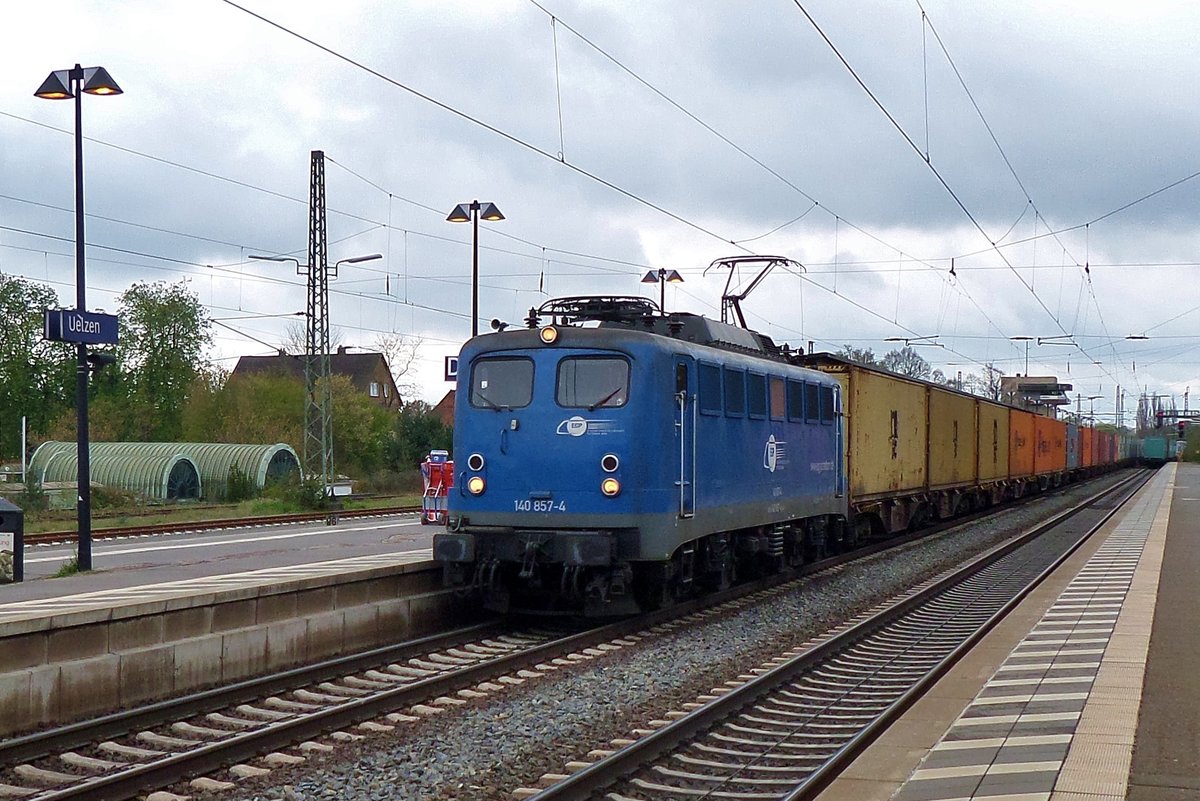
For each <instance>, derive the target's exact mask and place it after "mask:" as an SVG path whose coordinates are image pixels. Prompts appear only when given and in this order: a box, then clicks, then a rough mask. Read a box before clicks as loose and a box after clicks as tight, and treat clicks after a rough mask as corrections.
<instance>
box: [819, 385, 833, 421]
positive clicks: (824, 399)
mask: <svg viewBox="0 0 1200 801" xmlns="http://www.w3.org/2000/svg"><path fill="white" fill-rule="evenodd" d="M833 416H834V409H833V387H821V422H822V423H832V422H833Z"/></svg>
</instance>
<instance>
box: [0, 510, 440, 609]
mask: <svg viewBox="0 0 1200 801" xmlns="http://www.w3.org/2000/svg"><path fill="white" fill-rule="evenodd" d="M436 528H437V527H435V526H422V525H420V523H419V522H418V521H417V517H416V515H405V516H390V517H378V518H374V517H371V518H352V519H348V520H345V521H343V522H342V523H340V524H338V525H336V526H326V525H324V524H320V523H318V524H312V523H306V524H287V525H274V526H263V527H256V528H246V529H225V530H219V531H202V532H193V533H178V534H169V535H150V536H142V537H128V538H119V539H112V540H100V541H97V542H95V543H94V544H93V566H94V568H95V569H94V570H92V571H91V572H89V573H79V574H76V575H72V576H65V577H62V578H50V577H49V576H48V575H47V573H48V572H50V571H49V568H53V569H57V566H58V565H60V564H62V563H63V562H64V561H66V560H67V559H69V558H70V557H71V556H73V555H74V553H75V550H74V546H73V545H60V546H37V547H29V548H26V552H25V560H26V575H27V577H29V578H27V580H26V581H24V582H21V583H19V584H6V585H0V624H2V623H3V622H4V621H9V620H17V619H28V618H30V617H31V616H39V617H50V616H54V615H58V614H66V613H70V612H77V611H84V610H95V609H103V608H111V607H118V606H128V605H131V604H137V603H143V602H155V601H164V600H170V599H175V598H182V597H186V596H189V595H194V596H211V595H212V594H213V593H216V592H220V591H223V590H236V589H244V588H249V587H255V586H261V585H265V584H274V583H284V582H289V581H295V580H297V579H303V578H306V577H314V576H322V575H336V574H337V573H339V572H348V571H350V570H361V569H366V568H370V567H386V566H389V565H393V564H396V565H399V564H404V565H411V564H419V563H422V562H428V561H430V560H431V558H432V554H431V552H430V550H429V548H430V544H431V542H432V537H433V532H434V531H435V529H436ZM31 568H33V569H31Z"/></svg>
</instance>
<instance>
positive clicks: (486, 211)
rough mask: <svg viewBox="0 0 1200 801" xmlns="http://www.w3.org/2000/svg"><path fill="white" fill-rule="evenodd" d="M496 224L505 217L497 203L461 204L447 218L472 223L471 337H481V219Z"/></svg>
mask: <svg viewBox="0 0 1200 801" xmlns="http://www.w3.org/2000/svg"><path fill="white" fill-rule="evenodd" d="M481 216H482V217H483V219H485V220H488V221H490V222H496V221H498V220H503V219H504V215H503V214H501V213H500V209H498V208H496V204H495V203H489V202H487V201H484V202H482V203H480V202H479V201H478V200H472V201H471V202H470V203H459V204H458V205H457V206H455V207H454V211H452V212H450V215H449V216H448V217H446V220H447V221H448V222H469V223H471V336H472V337H477V336H479V218H480V217H481Z"/></svg>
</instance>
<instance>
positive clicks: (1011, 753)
mask: <svg viewBox="0 0 1200 801" xmlns="http://www.w3.org/2000/svg"><path fill="white" fill-rule="evenodd" d="M1173 476H1174V472H1173V467H1172V468H1169V469H1167V470H1163V471H1162V472H1161V473H1160V474H1159V477H1157V478H1156V479H1155V480H1156V481H1162V482H1164V483H1165V484H1166V485H1167V487H1166V491H1165V492H1164V493H1162V494H1160V493H1157V492H1148V493H1144V494H1143V496H1142V497H1141V498H1140V499H1138V500H1136V501H1135V502H1134V505H1133V508H1131V509H1130V511H1129V512H1128V513H1126V515H1125V516H1124V517H1123V518H1122V519H1121V521H1120V523H1119V524H1118V526H1117V528H1116V529H1115V530H1114V531H1113V532H1112V534H1110V535H1109V537H1108V539H1107V540H1106V541H1105V542H1104V544H1103V545H1101V546H1100V548H1099V549H1098V550H1097V551H1096V553H1095V554H1094V555H1093V556H1092V558H1091V559H1089V560H1088V562H1087V564H1086V565H1084V567H1083V568H1082V569H1081V570H1080V571H1079V573H1078V575H1076V576H1075V578H1074V579H1073V580H1072V581H1071V583H1070V584H1069V585H1068V586H1067V588H1066V589H1065V590H1063V592H1062V593H1061V594H1060V595H1059V597H1058V599H1057V600H1056V601H1055V603H1054V605H1053V606H1052V607H1051V608H1050V609H1049V610H1048V611H1047V612H1046V613H1045V615H1043V617H1042V619H1041V620H1040V621H1039V622H1038V624H1037V625H1036V626H1035V627H1034V628H1033V630H1032V631H1031V632H1030V633H1029V634H1028V635H1027V636H1026V637H1025V638H1024V639H1023V640H1022V641H1021V642H1020V643H1019V644H1018V645H1017V647H1016V648H1014V649H1013V651H1012V653H1011V654H1010V655H1009V656H1008V658H1007V659H1006V660H1005V662H1004V664H1003V665H1001V666H1000V667H999V668H998V669H997V670H996V672H995V673H994V674H993V676H992V678H991V679H990V680H989V681H988V683H987V684H986V685H985V686H984V688H983V690H982V691H981V692H980V693H979V695H978V696H977V697H976V698H975V699H974V701H972V702H971V704H970V705H969V706H968V707H967V708H966V710H964V711H963V713H962V714H961V715H960V716H959V718H958V719H957V720H956V721H955V722H954V724H953V725H952V726H951V727H950V729H949V730H948V731H947V732H946V734H945V735H944V736H943V738H942V740H941V741H940V742H938V743H937V745H935V746H934V748H933V750H932V751H930V753H929V755H928V756H927V757H926V758H925V760H924V761H923V762H922V763H921V765H920V767H919V768H918V769H917V770H916V772H915V773H913V775H912V776H911V777H910V778H909V780H908V781H907V782H906V783H905V784H904V785H903V786H902V787H901V788H900V790H899V791H898V792H897V793H896V795H895V796H893V801H967V800H968V799H990V800H991V801H998V799H1005V800H1006V801H1008V800H1010V799H1011V801H1050V799H1052V798H1062V799H1066V798H1069V797H1073V796H1074V794H1076V793H1087V794H1088V795H1087V797H1088V798H1089V799H1092V800H1093V801H1108V799H1109V798H1110V797H1112V798H1124V795H1125V787H1124V782H1125V779H1126V777H1127V776H1128V768H1129V760H1130V754H1131V750H1132V743H1133V732H1134V730H1135V729H1136V726H1137V710H1138V703H1139V701H1140V690H1141V677H1142V672H1143V671H1144V668H1145V656H1146V650H1147V647H1148V645H1149V636H1150V621H1151V620H1152V619H1153V615H1154V599H1155V590H1156V589H1157V580H1158V572H1159V569H1160V567H1161V561H1162V544H1163V540H1164V539H1165V535H1166V524H1167V515H1168V514H1169V510H1170V506H1171V491H1170V490H1171V488H1172V484H1171V482H1170V479H1171V478H1172V477H1173ZM1127 601H1128V603H1127ZM1139 657H1140V662H1139V661H1138V660H1139ZM1139 665H1140V667H1139ZM1135 668H1136V669H1135ZM1114 725H1116V726H1117V727H1118V729H1120V731H1115V730H1113V726H1114ZM1097 737H1099V739H1097ZM1114 748H1116V751H1114V750H1113V749H1114ZM1117 751H1119V752H1120V753H1117Z"/></svg>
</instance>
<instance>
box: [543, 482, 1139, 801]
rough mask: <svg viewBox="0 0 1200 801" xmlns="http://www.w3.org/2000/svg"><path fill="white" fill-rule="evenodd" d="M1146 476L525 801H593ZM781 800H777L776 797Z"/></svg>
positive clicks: (901, 702) (892, 714) (819, 774)
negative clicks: (810, 669)
mask: <svg viewBox="0 0 1200 801" xmlns="http://www.w3.org/2000/svg"><path fill="white" fill-rule="evenodd" d="M1149 475H1151V473H1148V472H1138V473H1136V474H1134V475H1132V476H1130V477H1129V478H1127V479H1125V480H1123V481H1122V482H1121V483H1119V484H1117V485H1116V486H1113V487H1109V488H1106V489H1105V490H1103V491H1101V492H1099V493H1096V494H1094V495H1092V496H1090V497H1089V498H1087V499H1085V500H1084V501H1083V502H1081V503H1080V504H1078V505H1077V506H1076V507H1074V508H1072V509H1068V510H1066V511H1064V512H1060V513H1059V514H1057V515H1055V516H1053V517H1052V518H1050V519H1049V520H1047V521H1045V522H1043V523H1041V524H1039V525H1038V526H1035V527H1034V528H1032V529H1029V530H1028V531H1026V532H1024V533H1023V534H1021V535H1019V536H1017V537H1014V538H1012V539H1010V540H1009V541H1007V542H1005V543H1002V544H1000V545H998V546H996V547H994V548H992V549H990V550H989V551H987V552H985V553H984V554H982V555H980V556H978V557H976V558H975V559H973V560H972V561H971V562H970V563H968V564H967V565H965V566H964V567H962V568H961V569H959V570H956V571H955V572H954V573H952V574H949V575H947V576H944V577H943V578H941V579H939V580H938V581H936V582H933V583H931V584H929V585H928V586H926V587H924V588H922V589H921V590H919V591H917V592H915V593H913V594H910V595H908V596H906V597H905V598H902V599H900V600H898V601H897V602H896V603H894V604H892V605H890V606H889V607H887V608H886V609H883V610H881V611H880V612H878V613H876V614H874V615H872V616H871V617H870V618H868V619H866V620H863V621H861V622H859V623H857V624H855V625H854V626H852V627H850V628H847V629H846V630H844V631H842V632H839V633H838V634H836V635H834V636H832V637H831V638H829V639H827V640H825V641H823V642H821V643H819V644H817V645H816V646H814V647H813V648H811V649H809V650H808V651H806V652H804V653H803V654H799V655H797V656H795V657H793V658H792V659H789V660H788V661H787V662H784V663H782V664H780V665H779V666H778V667H776V668H774V669H772V670H770V671H768V672H766V673H763V674H761V675H759V676H756V677H755V678H753V679H751V680H749V681H747V682H746V683H745V684H742V685H741V686H739V687H738V688H736V689H733V690H730V691H729V692H728V693H725V694H723V695H721V696H719V697H718V698H716V699H715V700H712V701H710V702H708V703H706V704H705V705H704V706H702V707H700V708H698V709H696V710H695V711H694V712H692V713H690V714H688V715H687V716H685V717H682V718H679V719H678V720H675V721H673V722H671V723H669V724H668V725H666V726H663V727H662V728H659V729H656V730H655V731H653V732H652V733H650V734H647V735H645V736H643V737H641V738H639V739H638V740H636V741H635V742H633V743H631V744H630V745H627V746H625V747H623V748H621V749H619V750H618V751H616V752H615V753H613V754H611V755H609V756H607V757H604V758H602V759H600V760H599V761H596V762H594V763H592V764H591V765H589V766H588V767H586V768H582V769H581V770H579V771H577V772H575V773H572V774H571V775H570V776H569V777H567V778H566V779H564V780H562V781H560V782H558V783H556V784H554V785H552V786H550V787H548V788H546V789H544V790H542V791H541V792H539V793H537V794H536V795H534V796H532V797H531V799H530V801H587V800H588V799H591V798H593V797H594V796H595V794H596V793H598V792H601V791H602V790H603V789H605V788H608V787H609V786H611V785H613V784H615V783H617V782H620V781H622V780H624V779H628V778H629V777H630V776H632V775H633V774H634V773H636V772H637V771H638V770H641V769H642V768H644V767H646V766H648V765H649V764H651V763H653V762H654V761H655V760H657V759H659V758H660V757H662V756H664V755H666V754H668V753H670V752H672V751H674V750H676V749H677V748H679V747H680V746H681V745H683V744H685V743H687V742H689V741H691V740H693V739H694V738H695V737H696V735H697V734H699V733H701V732H703V731H706V730H708V729H710V728H712V727H713V726H716V725H718V724H720V723H722V722H723V721H725V720H727V719H729V718H731V717H733V716H734V715H735V714H736V713H737V712H738V711H740V710H742V709H744V708H746V707H748V706H752V705H753V704H754V703H756V702H757V701H758V700H759V699H761V698H762V697H764V696H766V695H767V694H768V693H770V692H772V691H774V690H775V689H776V688H777V687H778V686H780V685H782V684H786V683H789V682H790V681H792V680H793V678H794V677H795V676H797V675H798V674H800V673H802V672H803V671H805V670H807V669H808V668H810V667H812V666H814V665H815V664H817V663H818V662H821V661H822V660H824V659H826V658H828V657H830V656H831V655H833V654H835V653H836V652H838V651H841V650H843V649H845V648H846V647H848V646H850V645H852V644H853V643H854V642H856V641H858V640H861V639H864V638H866V637H868V636H869V635H871V634H873V633H874V632H876V631H878V630H879V629H881V628H883V627H884V626H886V625H888V624H889V623H891V622H893V621H895V620H897V619H899V618H902V617H903V616H904V615H906V614H907V613H908V612H910V611H912V610H913V609H915V608H916V607H918V606H920V605H921V604H923V603H924V602H926V601H927V600H929V599H931V598H934V597H935V596H937V595H938V594H940V593H942V592H944V591H945V590H947V589H950V588H952V587H954V586H956V585H958V584H959V583H960V582H962V581H963V580H966V579H969V578H970V577H971V576H973V575H975V574H976V573H978V572H980V571H981V570H983V569H984V568H986V567H987V566H988V565H991V564H992V563H994V562H997V561H998V560H1000V559H1001V558H1003V557H1004V556H1006V555H1008V554H1009V553H1011V552H1013V551H1015V550H1017V549H1018V548H1020V547H1022V546H1023V545H1025V544H1027V543H1029V542H1031V541H1032V540H1034V539H1036V538H1037V537H1039V536H1041V535H1042V534H1044V533H1045V532H1047V531H1049V530H1051V529H1052V528H1054V527H1056V526H1058V525H1059V524H1061V523H1063V522H1065V521H1066V520H1068V519H1069V518H1071V517H1073V516H1075V515H1076V514H1078V513H1079V512H1081V511H1083V510H1084V509H1086V508H1090V507H1091V506H1092V505H1094V504H1096V503H1098V502H1100V501H1102V500H1103V499H1105V498H1107V497H1110V496H1114V495H1116V494H1117V493H1120V492H1122V491H1124V490H1126V489H1128V488H1129V487H1130V486H1132V485H1133V484H1135V483H1137V487H1135V488H1134V489H1133V490H1132V492H1136V489H1137V488H1140V486H1141V485H1142V484H1144V483H1145V482H1146V481H1147V480H1148V476H1149ZM1132 492H1131V493H1130V494H1132ZM1119 508H1120V504H1117V505H1115V506H1114V508H1113V509H1112V510H1110V511H1109V512H1108V513H1107V514H1105V515H1104V517H1103V519H1102V520H1101V521H1100V522H1099V523H1097V524H1096V525H1095V526H1093V527H1092V528H1090V529H1089V530H1088V531H1087V532H1086V533H1085V534H1083V535H1082V536H1081V537H1079V538H1078V539H1077V541H1076V542H1075V543H1074V544H1073V545H1071V546H1070V547H1069V548H1068V549H1067V550H1066V552H1065V553H1063V554H1062V555H1061V556H1060V557H1059V558H1057V559H1055V560H1054V562H1053V563H1052V564H1051V565H1050V566H1049V567H1047V568H1045V569H1044V570H1043V571H1041V573H1039V575H1038V576H1037V577H1035V579H1034V580H1033V581H1032V582H1031V583H1029V584H1028V585H1027V586H1026V587H1025V588H1024V589H1023V590H1022V591H1020V592H1019V593H1018V594H1017V595H1016V596H1015V597H1014V598H1013V599H1011V600H1010V601H1009V602H1007V603H1006V604H1005V605H1004V607H1003V608H1002V609H1001V610H1000V611H998V612H996V613H994V614H993V615H992V616H991V617H989V618H988V620H987V621H986V622H985V623H984V625H983V626H982V627H981V628H980V629H978V630H977V631H976V633H975V634H973V635H970V637H969V638H968V641H966V642H964V643H962V644H960V645H959V646H958V647H956V648H955V649H954V651H953V653H952V654H951V655H950V656H947V657H946V658H944V659H943V660H942V661H941V662H940V663H939V664H938V665H937V667H935V669H934V672H933V673H930V674H929V675H928V676H926V677H925V678H923V679H921V680H920V682H919V687H917V686H914V687H912V688H910V689H909V690H908V691H906V692H905V693H904V694H903V695H902V696H901V698H900V699H898V700H897V701H896V702H894V703H893V704H892V705H891V706H889V707H888V709H887V710H885V711H884V713H883V714H882V715H881V716H880V718H878V719H877V720H876V721H874V722H873V723H872V724H870V725H869V726H867V727H864V729H863V730H862V731H861V732H860V733H859V734H858V735H856V736H855V737H854V738H853V739H852V740H851V741H849V742H848V743H846V744H845V745H844V746H842V747H841V748H840V749H839V750H838V751H837V752H836V753H835V754H834V756H833V757H832V758H831V760H830V764H829V765H828V766H827V767H824V768H819V769H818V770H816V771H814V772H813V773H811V774H809V777H808V778H806V779H805V781H804V782H803V784H801V785H799V786H798V788H797V789H795V790H793V791H792V792H791V794H789V795H787V796H786V800H785V801H807V800H808V799H811V798H812V797H813V796H814V795H815V794H816V792H818V791H819V790H820V789H822V788H823V787H824V786H825V785H827V784H828V782H829V781H831V780H832V778H834V776H836V774H837V773H838V772H840V771H841V770H842V769H843V768H844V767H845V765H847V764H849V762H850V761H851V760H852V759H853V758H854V757H855V756H857V754H858V753H859V752H861V750H862V749H863V748H865V747H866V745H868V744H869V743H870V742H871V741H872V740H873V739H874V738H875V737H876V736H878V734H879V733H880V732H881V731H882V730H883V729H885V728H886V727H887V726H888V725H890V724H891V723H892V722H893V721H894V720H895V719H896V718H897V717H899V715H900V714H901V713H902V712H903V711H904V710H906V709H907V708H908V707H909V706H910V705H911V704H912V703H913V702H914V701H915V700H916V699H917V698H919V697H920V695H921V694H923V692H924V691H925V690H927V689H928V687H929V686H931V685H932V683H933V682H934V681H936V679H937V678H938V677H940V676H941V675H942V674H944V673H945V671H946V670H948V669H949V668H950V666H951V665H953V663H954V662H955V661H957V660H958V659H959V658H961V656H962V655H963V654H964V653H966V651H967V650H969V649H970V647H971V646H972V645H974V643H975V642H977V641H978V640H979V639H980V638H982V637H983V636H984V635H985V634H986V633H987V632H988V631H990V629H991V628H992V627H994V626H995V625H996V623H998V622H999V621H1000V620H1001V619H1003V617H1004V615H1006V614H1007V613H1008V612H1009V611H1011V609H1012V608H1013V607H1015V606H1016V604H1018V603H1019V602H1020V601H1021V600H1023V599H1024V597H1025V596H1026V595H1028V593H1029V592H1032V590H1033V589H1034V588H1035V587H1036V586H1037V585H1038V584H1040V583H1041V582H1042V581H1044V580H1045V578H1046V577H1047V576H1049V575H1050V573H1052V572H1053V571H1054V570H1055V569H1056V568H1057V567H1058V566H1059V565H1061V564H1062V562H1063V561H1065V560H1066V559H1067V558H1069V556H1070V555H1071V554H1072V553H1074V552H1075V551H1076V550H1077V549H1078V548H1079V547H1080V546H1082V544H1083V543H1084V542H1086V541H1087V539H1088V538H1090V537H1091V536H1092V535H1093V534H1094V533H1095V532H1096V531H1097V530H1098V529H1099V528H1100V527H1101V526H1103V524H1104V523H1105V522H1106V521H1107V520H1108V519H1109V518H1110V517H1111V516H1112V515H1113V514H1115V513H1116V511H1117V509H1119ZM935 674H936V675H935ZM782 798H783V796H781V799H782Z"/></svg>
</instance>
